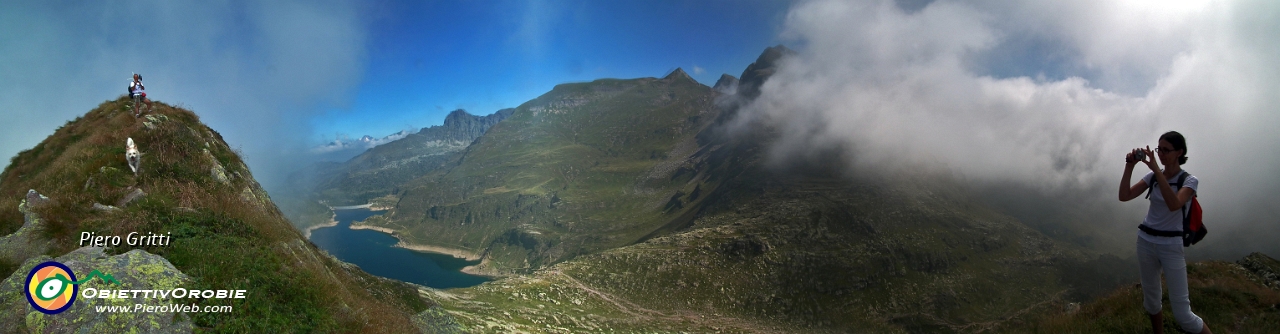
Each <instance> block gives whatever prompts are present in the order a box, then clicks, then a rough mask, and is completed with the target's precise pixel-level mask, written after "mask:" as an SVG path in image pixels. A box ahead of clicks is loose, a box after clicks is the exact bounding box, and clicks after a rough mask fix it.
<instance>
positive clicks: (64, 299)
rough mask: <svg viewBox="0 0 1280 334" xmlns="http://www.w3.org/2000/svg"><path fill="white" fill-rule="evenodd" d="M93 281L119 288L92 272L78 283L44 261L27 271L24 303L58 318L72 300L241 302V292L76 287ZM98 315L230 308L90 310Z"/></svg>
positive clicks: (116, 307)
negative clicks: (206, 300)
mask: <svg viewBox="0 0 1280 334" xmlns="http://www.w3.org/2000/svg"><path fill="white" fill-rule="evenodd" d="M94 277H97V278H99V279H101V280H102V281H103V282H106V283H108V284H115V285H120V281H118V280H116V278H115V277H112V276H111V274H104V273H102V272H100V271H97V270H94V271H92V272H89V275H87V276H86V277H85V278H84V279H82V280H76V274H75V273H74V272H72V271H71V268H68V267H67V266H66V265H64V264H62V263H59V262H57V261H48V262H45V263H41V264H38V265H36V266H35V267H34V268H31V273H30V274H28V275H27V283H26V289H25V290H26V292H27V301H28V302H30V303H31V307H33V308H35V309H36V310H38V311H40V312H44V313H45V314H58V313H62V312H64V311H66V310H67V309H70V308H71V305H72V304H74V303H75V302H76V298H77V297H80V298H90V299H95V298H97V299H136V298H147V299H168V298H173V299H180V298H199V299H210V298H215V299H227V298H234V299H244V298H245V292H246V291H245V290H187V289H184V288H174V289H167V290H126V289H122V290H108V289H94V288H85V289H83V290H81V289H80V284H84V283H88V282H89V281H90V280H92V279H93V278H94ZM94 309H95V310H97V311H98V312H230V311H231V306H230V305H205V306H204V307H200V306H197V305H196V304H195V303H192V304H190V305H183V304H172V305H160V306H156V305H145V304H135V305H133V307H129V306H125V305H99V306H95V307H94Z"/></svg>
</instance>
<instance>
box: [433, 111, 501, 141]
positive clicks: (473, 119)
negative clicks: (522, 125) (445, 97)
mask: <svg viewBox="0 0 1280 334" xmlns="http://www.w3.org/2000/svg"><path fill="white" fill-rule="evenodd" d="M515 111H516V110H515V109H502V110H498V112H495V113H493V114H490V115H488V116H476V115H472V114H468V113H467V112H466V111H465V110H462V109H458V110H454V111H453V112H450V113H449V115H448V116H445V117H444V125H440V126H433V127H429V128H423V129H422V131H419V132H418V133H417V136H419V137H423V139H426V140H456V141H462V142H466V143H471V142H472V141H475V140H476V138H480V136H482V135H484V132H485V131H489V128H490V127H493V125H494V124H498V122H501V121H502V120H504V119H507V117H510V116H511V113H514V112H515Z"/></svg>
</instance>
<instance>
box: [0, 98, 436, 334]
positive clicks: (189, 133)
mask: <svg viewBox="0 0 1280 334" xmlns="http://www.w3.org/2000/svg"><path fill="white" fill-rule="evenodd" d="M129 105H130V103H129V100H128V99H127V98H123V97H122V98H119V99H116V100H112V101H106V102H103V103H102V104H101V105H100V106H98V107H97V108H96V109H94V110H92V111H90V112H88V113H87V114H85V115H84V116H81V117H79V118H77V119H75V120H72V121H69V122H67V124H65V125H63V126H62V127H61V128H59V129H58V130H57V131H56V132H55V133H53V134H52V135H50V136H49V138H47V139H46V140H45V141H43V142H41V143H40V144H39V145H36V146H35V147H34V148H32V149H30V150H26V151H23V152H21V153H19V154H18V155H17V156H15V157H14V158H13V159H12V160H11V163H10V164H9V166H8V167H7V168H6V169H5V171H4V172H3V174H0V233H2V234H9V236H6V237H4V241H3V242H0V248H3V249H0V254H3V255H4V258H3V259H2V260H0V269H3V272H4V275H6V276H8V277H9V278H10V279H9V280H6V281H5V282H6V284H5V285H3V286H0V307H2V308H3V309H11V310H21V311H20V312H6V313H5V314H4V315H3V317H4V319H3V321H0V324H4V325H3V329H5V330H6V331H25V330H38V329H40V328H45V327H43V326H45V325H48V324H56V326H57V327H56V328H60V329H64V330H71V331H75V330H77V328H79V330H90V329H92V328H99V329H101V328H123V327H120V326H123V325H126V324H132V323H135V322H132V321H133V319H134V316H133V315H131V314H114V315H112V316H110V317H98V318H97V320H93V321H95V323H93V324H89V323H82V322H77V321H76V320H74V319H78V318H76V317H77V316H82V315H83V314H80V313H79V312H81V311H75V310H73V311H69V312H66V313H61V314H57V315H51V316H44V317H41V316H36V315H34V314H38V313H39V312H37V311H35V310H33V309H31V307H30V306H27V305H26V301H25V299H22V298H21V297H17V296H21V295H22V293H20V292H19V291H13V289H21V285H20V284H21V283H13V284H10V282H17V281H20V280H24V279H25V277H26V275H27V270H30V269H31V268H32V267H33V266H34V265H35V264H36V263H38V261H41V259H48V258H50V257H58V258H59V259H62V260H63V261H79V262H75V263H80V264H79V265H86V264H87V265H92V264H93V263H100V264H102V263H108V262H110V261H117V260H113V259H121V258H120V257H118V256H120V255H123V254H131V255H129V256H128V257H127V259H135V258H138V259H147V261H150V262H147V263H153V264H149V265H143V263H142V262H138V263H134V260H128V261H126V262H125V263H127V264H125V265H123V266H121V267H118V268H119V269H113V270H123V271H125V272H118V273H117V274H118V275H121V276H122V277H130V276H129V275H134V274H140V273H144V272H146V273H154V272H153V270H159V272H167V273H171V274H172V275H178V276H179V277H186V278H185V279H184V280H183V281H181V282H186V283H181V284H182V285H181V286H183V287H185V288H187V289H243V290H247V294H248V296H247V298H245V299H217V298H210V299H192V300H190V301H191V302H193V303H195V304H196V305H197V306H200V307H203V306H211V305H227V306H232V307H233V309H232V311H230V312H226V313H192V314H190V315H189V316H190V319H189V320H187V321H188V326H193V327H194V329H197V330H213V331H219V332H228V331H229V332H270V333H274V332H292V331H337V332H358V331H363V332H405V331H417V330H420V329H422V328H424V326H426V324H429V323H441V322H443V323H446V325H445V327H442V329H447V323H448V322H449V321H450V320H449V319H448V317H447V316H445V315H442V314H440V312H438V310H439V308H438V307H436V306H435V303H434V302H432V301H431V300H429V299H423V298H420V297H419V292H418V289H417V288H416V287H414V286H411V285H408V284H405V283H402V282H396V281H391V280H387V279H382V278H378V277H374V276H371V275H368V274H366V273H364V272H362V271H361V270H359V269H358V268H356V267H354V266H351V265H349V264H345V263H342V262H339V261H337V260H335V259H333V258H332V257H330V256H328V255H327V254H326V253H324V252H322V251H320V250H318V249H316V247H315V246H314V245H313V244H311V243H309V242H307V241H305V240H304V239H303V238H302V236H301V235H300V234H299V233H298V232H297V230H295V229H293V228H292V227H291V226H290V224H289V223H288V221H286V220H285V218H284V217H283V215H282V214H281V213H280V211H279V210H278V209H277V208H276V206H275V204H274V203H272V201H271V199H270V198H269V197H268V196H267V194H266V192H265V191H263V190H262V188H261V187H260V186H259V185H258V183H257V182H256V181H254V179H253V176H252V175H251V173H250V171H249V169H248V167H247V166H245V164H244V163H243V161H242V160H241V159H240V157H239V156H238V155H237V153H236V152H234V151H233V150H232V149H231V148H230V147H228V146H227V144H226V143H225V142H224V141H223V139H222V137H221V136H220V135H219V134H218V133H217V132H216V131H214V130H212V129H210V128H208V127H207V126H205V125H204V124H201V123H200V121H199V118H198V116H197V115H196V114H195V113H193V112H191V111H189V110H185V109H181V108H175V107H172V106H169V105H166V104H164V103H159V102H157V103H155V110H154V111H152V112H149V113H147V114H146V115H144V117H143V118H134V117H133V115H131V113H130V112H129V111H128V110H129V107H130V106H129ZM126 138H132V139H133V141H135V142H136V143H137V145H138V148H139V150H140V151H141V152H142V158H141V168H140V169H139V170H138V172H137V173H136V174H134V173H133V172H131V171H130V168H129V166H128V165H127V164H126V162H125V159H124V157H125V142H126ZM29 192H30V194H29ZM41 196H45V197H44V198H42V197H41ZM45 198H47V199H45ZM19 208H21V209H22V210H24V211H19ZM24 226H25V227H24ZM14 232H17V233H14ZM82 232H90V233H94V234H96V235H104V236H121V237H122V238H124V237H125V236H127V235H128V234H129V233H131V232H139V233H142V234H146V233H148V232H152V233H157V234H165V235H171V236H172V239H171V241H170V242H169V243H168V245H151V246H141V245H138V246H131V245H129V244H127V242H122V243H120V244H119V245H111V246H110V247H107V248H106V249H105V254H104V253H103V252H104V250H103V249H102V248H91V247H81V244H80V242H79V238H80V235H81V233H82ZM18 238H21V240H22V242H14V240H19V239H18ZM31 245H39V247H40V248H41V249H42V250H41V251H36V252H31V251H30V250H31V248H30V247H31ZM13 248H21V249H13ZM131 251H133V252H131ZM95 252H96V253H95ZM72 254H80V255H72ZM77 259H78V260H77ZM102 261H108V262H102ZM119 261H123V260H119ZM170 263H171V267H168V268H172V269H165V268H166V267H165V265H169V264H170ZM103 265H105V264H103ZM139 266H141V267H139ZM109 268H117V267H109ZM147 268H151V269H147ZM175 270H176V271H175ZM80 274H87V273H80ZM18 276H21V277H18ZM15 277H18V278H15ZM125 281H126V282H125V283H126V286H125V287H124V288H126V289H128V288H134V289H140V288H151V287H155V285H145V284H153V283H154V282H152V283H148V281H145V280H143V281H138V282H136V283H135V282H134V281H131V280H125ZM169 282H173V281H169ZM89 284H97V283H89ZM135 284H144V285H135ZM166 284H172V283H166ZM160 286H166V285H163V284H162V285H160ZM75 303H77V304H78V305H97V303H109V300H104V299H81V300H78V301H76V302H75ZM81 308H82V309H84V310H87V309H88V307H81ZM84 312H89V311H84ZM173 316H177V315H173ZM24 319H25V321H24ZM33 319H34V320H33ZM175 321H177V319H176V318H175ZM144 322H145V321H144ZM178 323H181V322H180V321H179V322H178ZM113 324H114V325H113ZM33 326H34V327H33ZM24 327H26V329H25V330H24V329H23V328H24ZM188 328H191V327H188ZM133 329H136V330H142V331H148V330H149V329H148V327H146V326H143V327H134V328H133ZM150 330H162V329H157V328H154V327H153V328H151V329H150Z"/></svg>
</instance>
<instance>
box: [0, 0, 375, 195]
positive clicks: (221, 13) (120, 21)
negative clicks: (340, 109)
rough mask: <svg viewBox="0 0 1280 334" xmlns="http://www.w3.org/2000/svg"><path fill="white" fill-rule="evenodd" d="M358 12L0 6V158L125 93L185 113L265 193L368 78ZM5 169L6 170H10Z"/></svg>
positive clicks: (292, 7)
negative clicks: (196, 118)
mask: <svg viewBox="0 0 1280 334" xmlns="http://www.w3.org/2000/svg"><path fill="white" fill-rule="evenodd" d="M357 9H358V8H356V3H355V2H349V1H320V2H305V3H303V2H293V1H267V2H239V1H204V2H193V3H174V2H167V1H154V2H152V1H129V2H121V3H86V4H79V5H76V6H66V5H62V4H46V3H38V2H32V3H25V2H5V3H4V4H3V5H0V40H2V41H4V42H3V43H0V63H3V64H5V66H0V76H2V77H3V78H5V80H3V82H0V110H2V111H0V112H2V113H3V114H4V116H5V120H6V121H5V122H3V124H0V156H4V157H12V156H14V155H15V154H17V153H18V152H19V151H21V150H25V149H29V148H31V147H33V146H35V145H36V144H37V143H39V142H40V141H41V140H44V138H45V137H46V136H48V135H49V134H51V133H53V130H54V129H56V128H57V127H58V126H60V125H62V124H63V123H64V122H66V121H68V120H71V119H74V118H75V117H77V116H79V115H82V114H84V113H85V112H87V111H89V110H90V109H92V108H93V107H95V106H97V105H98V104H99V103H101V102H102V101H103V100H109V99H115V98H116V97H119V96H121V95H123V94H124V93H125V87H126V84H127V83H128V79H129V75H130V73H132V72H138V73H140V74H142V75H143V78H144V82H145V83H146V84H147V88H148V89H147V90H148V95H149V96H151V97H153V99H155V100H158V101H162V102H167V103H171V104H175V105H179V106H185V107H187V108H189V109H192V110H194V111H195V112H196V113H197V114H199V115H200V117H201V120H202V121H203V122H205V123H206V124H208V125H209V126H210V127H212V128H213V129H215V130H218V131H220V132H221V134H222V135H223V137H224V138H225V139H226V141H227V142H228V144H230V145H231V147H234V148H239V149H240V151H241V152H242V154H243V157H244V158H245V160H246V161H247V163H248V165H249V166H251V167H252V168H253V172H254V174H255V177H257V178H258V179H259V180H260V181H262V182H263V183H264V184H268V185H269V184H271V183H273V182H275V181H276V180H280V179H282V178H283V175H284V173H287V172H289V171H292V170H296V169H297V168H298V167H297V166H294V165H293V164H296V163H299V162H300V161H302V160H304V159H305V155H306V153H305V152H306V151H307V148H308V145H307V143H306V142H305V141H304V140H303V139H305V138H310V137H311V136H309V131H310V129H309V128H308V126H307V122H306V119H307V118H308V117H310V116H312V115H313V113H314V112H315V110H322V109H323V108H322V107H324V106H326V105H342V104H344V103H349V102H348V101H349V99H350V98H351V96H348V95H349V94H351V93H350V92H353V91H354V89H352V88H353V87H355V86H356V85H358V84H359V80H360V78H361V76H362V73H363V71H364V68H365V62H366V60H365V59H366V58H367V56H366V54H365V52H366V51H365V47H364V43H365V39H366V35H367V33H366V27H365V23H364V22H363V19H362V18H361V13H360V11H359V10H357ZM7 162H8V160H7V159H6V160H4V163H6V164H7Z"/></svg>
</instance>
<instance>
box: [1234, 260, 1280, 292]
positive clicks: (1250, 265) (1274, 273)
mask: <svg viewBox="0 0 1280 334" xmlns="http://www.w3.org/2000/svg"><path fill="white" fill-rule="evenodd" d="M1236 263H1237V264H1240V266H1242V267H1244V268H1245V269H1249V271H1251V272H1253V273H1254V274H1255V275H1258V278H1261V279H1262V284H1263V285H1266V286H1268V287H1271V288H1272V289H1280V261H1276V259H1273V258H1271V257H1269V256H1266V255H1265V254H1262V253H1258V252H1254V253H1253V254H1249V256H1245V257H1244V258H1243V259H1240V261H1236Z"/></svg>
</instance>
